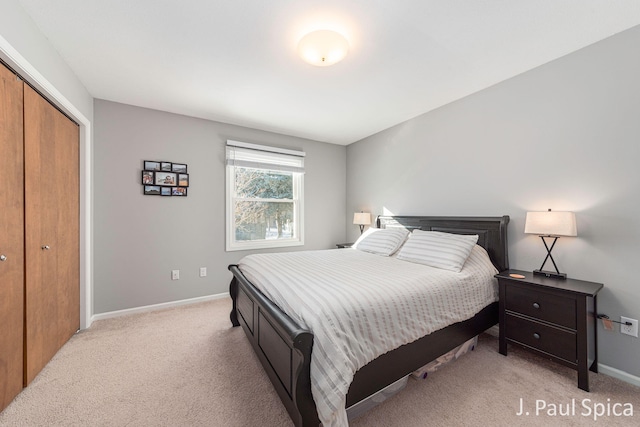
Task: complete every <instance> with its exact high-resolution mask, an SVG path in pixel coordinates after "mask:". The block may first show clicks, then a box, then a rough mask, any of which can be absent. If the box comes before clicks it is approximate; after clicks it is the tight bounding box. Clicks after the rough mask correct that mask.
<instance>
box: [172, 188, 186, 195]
mask: <svg viewBox="0 0 640 427" xmlns="http://www.w3.org/2000/svg"><path fill="white" fill-rule="evenodd" d="M171 195H172V196H186V195H187V188H186V187H175V188H172V189H171Z"/></svg>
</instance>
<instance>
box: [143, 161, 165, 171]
mask: <svg viewBox="0 0 640 427" xmlns="http://www.w3.org/2000/svg"><path fill="white" fill-rule="evenodd" d="M160 163H161V162H156V161H153V160H145V161H144V170H148V171H159V170H160V167H161V166H160Z"/></svg>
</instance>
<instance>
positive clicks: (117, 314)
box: [91, 292, 229, 322]
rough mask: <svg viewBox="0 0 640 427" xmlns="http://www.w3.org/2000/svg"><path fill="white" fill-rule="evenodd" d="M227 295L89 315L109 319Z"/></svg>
mask: <svg viewBox="0 0 640 427" xmlns="http://www.w3.org/2000/svg"><path fill="white" fill-rule="evenodd" d="M228 297H229V292H224V293H221V294H216V295H207V296H204V297H197V298H190V299H183V300H179V301H170V302H163V303H161V304H153V305H145V306H142V307H134V308H127V309H126V310H117V311H109V312H107V313H99V314H94V315H93V316H92V317H91V321H92V322H94V321H96V320H104V319H111V318H113V317H121V316H128V315H130V314H136V313H145V312H148V311H156V310H163V309H166V308H173V307H179V306H181V305H188V304H196V303H199V302H205V301H213V300H216V299H221V298H228Z"/></svg>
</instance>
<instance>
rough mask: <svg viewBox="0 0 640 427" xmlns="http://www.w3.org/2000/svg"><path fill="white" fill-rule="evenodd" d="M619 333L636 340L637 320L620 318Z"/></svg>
mask: <svg viewBox="0 0 640 427" xmlns="http://www.w3.org/2000/svg"><path fill="white" fill-rule="evenodd" d="M620 322H621V323H622V325H620V333H622V334H627V335H631V336H632V337H636V338H638V320H637V319H629V318H628V317H624V316H620ZM626 322H629V323H631V325H625V323H626Z"/></svg>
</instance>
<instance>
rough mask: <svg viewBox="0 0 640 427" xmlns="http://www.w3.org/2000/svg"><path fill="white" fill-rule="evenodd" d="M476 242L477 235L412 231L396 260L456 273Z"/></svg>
mask: <svg viewBox="0 0 640 427" xmlns="http://www.w3.org/2000/svg"><path fill="white" fill-rule="evenodd" d="M477 242H478V235H477V234H473V235H464V234H451V233H442V232H439V231H422V230H414V231H413V233H411V236H409V240H407V243H405V244H404V246H403V247H402V249H401V250H400V252H399V253H398V259H402V260H405V261H411V262H416V263H419V264H425V265H429V266H431V267H436V268H442V269H444V270H451V271H455V272H456V273H458V272H460V270H462V266H463V265H464V263H465V261H466V260H467V258H468V257H469V254H470V253H471V250H472V249H473V247H474V246H475V245H476V243H477Z"/></svg>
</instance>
